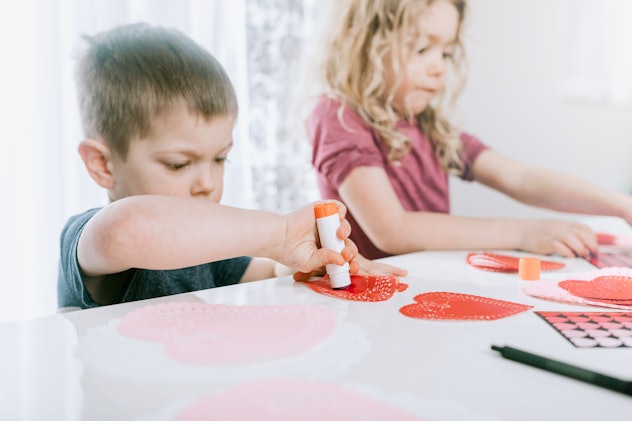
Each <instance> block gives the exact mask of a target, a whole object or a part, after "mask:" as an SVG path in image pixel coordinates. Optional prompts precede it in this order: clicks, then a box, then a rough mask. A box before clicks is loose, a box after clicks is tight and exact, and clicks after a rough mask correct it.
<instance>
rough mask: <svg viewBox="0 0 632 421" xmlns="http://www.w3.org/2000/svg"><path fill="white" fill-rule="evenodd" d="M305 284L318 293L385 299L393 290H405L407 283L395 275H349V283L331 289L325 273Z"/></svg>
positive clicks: (358, 298)
mask: <svg viewBox="0 0 632 421" xmlns="http://www.w3.org/2000/svg"><path fill="white" fill-rule="evenodd" d="M305 284H307V286H308V287H310V288H311V289H312V290H313V291H316V292H317V293H319V294H323V295H329V296H332V297H336V298H342V299H344V300H351V301H386V300H388V299H389V298H391V297H392V296H393V294H395V292H402V291H406V289H407V288H408V285H407V284H405V283H403V282H399V279H397V277H395V276H365V275H351V285H349V286H348V287H346V288H342V289H332V288H331V282H330V281H329V276H327V275H325V276H323V277H322V278H321V279H318V280H316V281H308V282H305Z"/></svg>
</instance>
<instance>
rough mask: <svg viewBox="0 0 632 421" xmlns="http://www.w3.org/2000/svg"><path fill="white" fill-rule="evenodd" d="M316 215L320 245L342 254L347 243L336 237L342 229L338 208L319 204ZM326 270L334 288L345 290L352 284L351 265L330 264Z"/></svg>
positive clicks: (315, 208)
mask: <svg viewBox="0 0 632 421" xmlns="http://www.w3.org/2000/svg"><path fill="white" fill-rule="evenodd" d="M314 215H315V216H316V226H317V228H318V236H319V238H320V245H321V246H322V247H324V248H328V249H331V250H334V251H336V252H338V253H340V252H341V251H342V249H343V248H344V246H345V242H344V241H343V240H341V239H339V238H338V237H337V236H336V231H338V228H339V227H340V219H339V217H338V206H337V205H336V204H335V203H323V204H318V205H316V206H315V207H314ZM325 268H326V270H327V274H328V275H329V278H330V279H331V287H332V288H344V287H346V286H348V285H350V284H351V279H350V276H349V263H345V264H344V265H342V266H339V265H334V264H330V265H326V266H325Z"/></svg>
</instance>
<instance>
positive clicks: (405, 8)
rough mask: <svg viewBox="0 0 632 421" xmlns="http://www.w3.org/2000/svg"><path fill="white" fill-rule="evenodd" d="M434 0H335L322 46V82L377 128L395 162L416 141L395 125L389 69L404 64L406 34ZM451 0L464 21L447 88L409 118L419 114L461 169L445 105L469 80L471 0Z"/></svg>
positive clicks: (450, 165) (451, 169) (437, 146)
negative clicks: (466, 43)
mask: <svg viewBox="0 0 632 421" xmlns="http://www.w3.org/2000/svg"><path fill="white" fill-rule="evenodd" d="M434 1H438V0H336V1H335V2H334V3H335V11H336V12H335V13H334V14H332V15H330V17H329V20H328V25H327V27H326V28H324V32H323V34H321V36H323V37H324V38H325V39H324V42H325V43H324V46H323V44H321V48H322V50H321V51H320V54H321V55H322V57H321V60H320V61H321V63H320V66H321V67H320V72H319V73H320V74H321V75H322V76H323V77H324V80H322V81H321V83H323V84H324V86H325V89H326V91H327V93H328V94H330V95H332V96H333V97H336V98H338V99H340V100H342V104H343V105H342V107H344V106H347V105H350V106H352V107H353V108H355V109H356V110H357V111H358V112H359V113H360V114H361V116H362V117H363V118H364V120H365V121H366V122H367V123H368V124H369V125H370V126H371V127H372V128H373V129H374V130H375V131H376V132H377V133H378V135H379V136H380V138H381V140H382V142H383V143H384V145H385V147H386V150H387V157H388V160H389V161H390V162H397V161H399V160H400V159H401V158H402V157H403V156H404V155H405V154H406V153H407V152H408V151H409V150H410V148H411V145H410V140H409V139H408V138H407V137H406V136H405V135H403V134H402V133H400V132H399V131H397V129H396V123H397V122H398V121H399V120H401V115H399V114H398V113H397V111H396V110H395V109H394V108H393V103H392V102H393V96H394V92H388V91H387V88H386V86H385V83H384V80H385V79H386V74H385V72H386V69H387V68H391V69H393V70H394V72H395V73H396V74H397V73H398V70H399V69H403V68H405V63H404V60H405V52H406V49H407V41H408V39H407V38H406V37H407V36H410V34H411V33H414V31H415V30H416V28H417V27H416V22H418V19H419V17H420V16H421V14H423V13H424V12H425V11H426V10H427V9H428V7H429V6H430V5H431V4H432V3H433V2H434ZM448 1H450V2H451V3H452V4H453V5H454V6H455V7H456V9H457V11H458V14H459V25H458V31H457V37H456V39H455V45H454V50H453V54H452V59H451V61H452V63H451V64H452V65H451V66H449V68H448V71H449V73H448V75H447V77H448V80H447V83H446V89H445V90H444V91H443V93H442V94H441V95H440V96H439V97H437V98H434V99H433V101H432V102H431V104H430V105H429V106H428V107H427V108H426V109H425V110H424V111H423V112H422V113H421V114H419V115H417V116H409V119H411V120H412V119H415V118H416V119H417V122H418V124H419V125H420V127H421V130H422V132H423V133H424V134H425V135H426V137H427V138H428V139H429V141H430V142H432V145H433V148H434V151H435V153H436V155H437V157H438V159H439V160H440V162H441V164H442V166H443V168H444V169H445V170H446V171H447V172H448V173H456V174H460V173H461V172H462V170H463V166H462V160H461V149H462V147H461V141H460V139H459V133H458V131H457V130H456V129H455V128H454V127H453V126H452V124H450V122H449V121H448V118H447V115H446V111H447V108H448V106H449V105H451V104H452V103H453V102H454V100H455V99H456V97H457V96H458V95H459V94H460V92H461V90H462V88H463V86H464V82H465V73H466V70H465V67H466V63H465V52H464V49H463V43H462V35H461V31H462V22H463V19H464V15H465V8H466V7H465V6H466V5H465V3H466V0H448ZM448 87H449V88H450V89H448ZM393 90H394V89H392V91H393ZM339 116H340V117H341V116H342V108H341V110H340V112H339Z"/></svg>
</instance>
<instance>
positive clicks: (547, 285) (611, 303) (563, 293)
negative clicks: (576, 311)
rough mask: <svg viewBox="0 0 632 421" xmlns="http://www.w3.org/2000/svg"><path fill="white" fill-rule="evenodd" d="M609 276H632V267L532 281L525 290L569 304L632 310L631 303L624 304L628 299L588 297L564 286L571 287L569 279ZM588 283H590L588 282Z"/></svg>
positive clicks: (530, 293)
mask: <svg viewBox="0 0 632 421" xmlns="http://www.w3.org/2000/svg"><path fill="white" fill-rule="evenodd" d="M607 277H617V278H630V277H632V269H631V268H617V267H613V268H603V269H599V270H594V271H590V272H585V273H580V274H576V275H573V278H572V279H566V280H562V281H536V282H531V283H529V284H528V285H525V286H524V287H523V291H524V292H525V293H527V294H529V295H531V296H533V297H536V298H542V299H545V300H551V301H558V302H563V303H569V304H582V305H590V306H598V307H608V308H618V309H623V310H630V308H631V307H632V306H631V305H623V304H627V302H626V301H624V300H622V301H620V302H617V301H615V300H601V301H600V300H599V299H595V298H596V297H593V298H586V297H582V296H578V295H574V294H572V293H571V292H569V291H568V290H566V289H564V288H562V287H561V286H560V284H562V285H568V286H569V288H570V285H573V284H570V283H566V282H567V281H574V283H576V282H582V281H583V282H591V281H594V280H595V279H597V278H607ZM587 285H588V284H587ZM572 289H578V287H577V286H576V285H574V286H573V287H572Z"/></svg>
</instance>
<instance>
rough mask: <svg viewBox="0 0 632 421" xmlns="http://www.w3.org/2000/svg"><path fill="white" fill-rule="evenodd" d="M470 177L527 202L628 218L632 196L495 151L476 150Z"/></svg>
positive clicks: (556, 209)
mask: <svg viewBox="0 0 632 421" xmlns="http://www.w3.org/2000/svg"><path fill="white" fill-rule="evenodd" d="M472 170H473V173H474V178H475V179H476V180H477V181H479V182H480V183H482V184H485V185H486V186H488V187H491V188H493V189H496V190H498V191H500V192H502V193H504V194H506V195H507V196H509V197H512V198H513V199H516V200H518V201H520V202H522V203H525V204H527V205H532V206H537V207H541V208H546V209H550V210H555V211H559V212H572V213H580V214H588V215H603V216H617V217H621V218H624V219H625V220H626V221H628V223H631V222H632V217H631V215H632V197H630V196H629V195H626V194H622V193H617V192H613V191H610V190H607V189H605V188H603V187H599V186H596V185H594V184H591V183H589V182H586V181H584V180H580V179H578V178H575V177H572V176H569V175H566V174H563V173H560V172H556V171H551V170H548V169H545V168H539V167H533V166H529V165H526V164H524V163H522V162H518V161H514V160H513V159H510V158H508V157H506V156H504V155H502V154H500V153H498V152H496V151H493V150H486V151H484V152H482V153H481V154H480V156H479V157H478V159H477V160H476V162H475V163H474V167H473V169H472Z"/></svg>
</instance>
